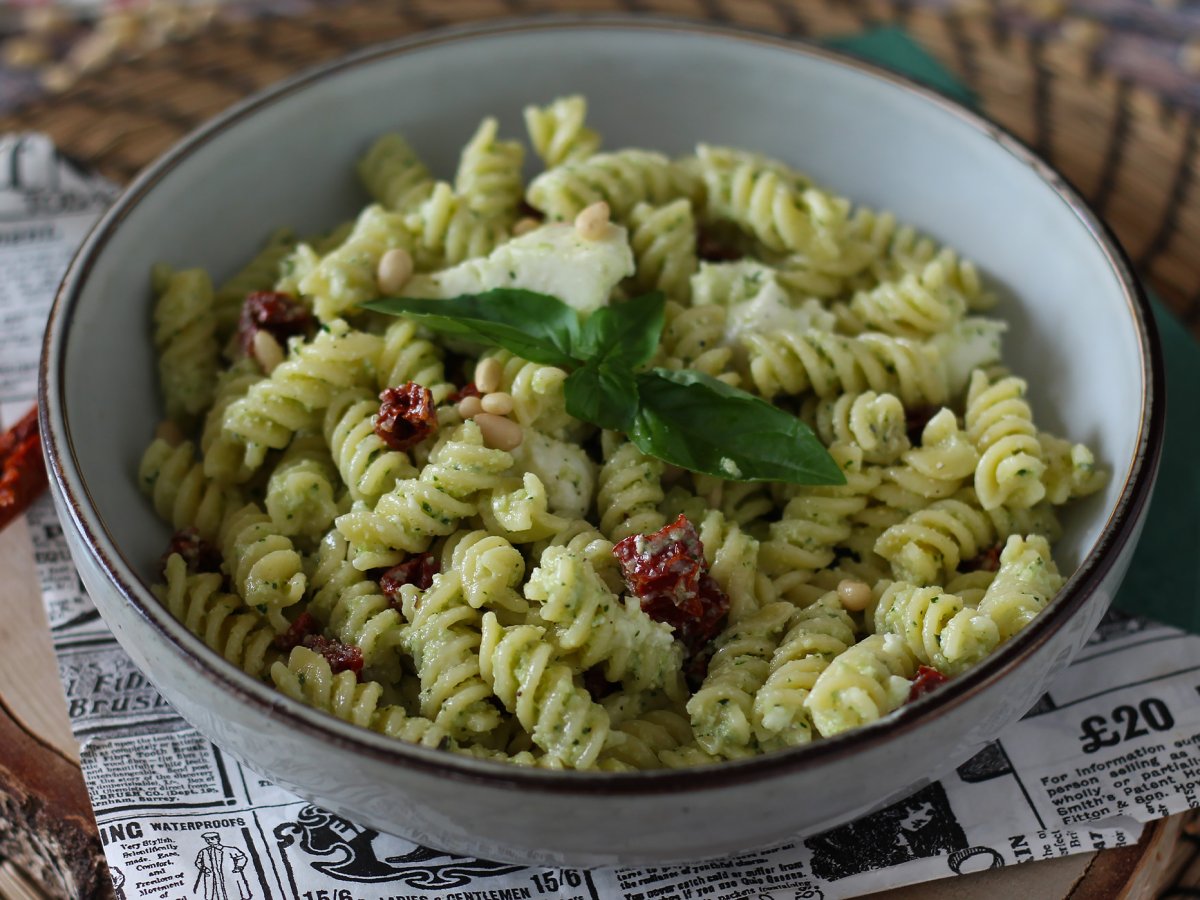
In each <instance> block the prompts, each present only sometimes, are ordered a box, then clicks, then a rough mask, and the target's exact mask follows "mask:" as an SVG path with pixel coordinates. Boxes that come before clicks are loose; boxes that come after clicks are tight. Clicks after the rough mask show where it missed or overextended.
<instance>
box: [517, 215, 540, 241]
mask: <svg viewBox="0 0 1200 900" xmlns="http://www.w3.org/2000/svg"><path fill="white" fill-rule="evenodd" d="M541 227H542V223H541V222H539V221H538V220H537V219H535V218H533V216H525V218H523V219H517V221H516V223H515V224H514V225H513V227H512V233H513V237H520V236H521V235H523V234H529V232H531V231H533V230H534V229H536V228H541Z"/></svg>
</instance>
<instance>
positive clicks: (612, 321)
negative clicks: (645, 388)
mask: <svg viewBox="0 0 1200 900" xmlns="http://www.w3.org/2000/svg"><path fill="white" fill-rule="evenodd" d="M665 302H666V301H665V298H664V297H663V295H662V293H661V292H659V291H654V292H653V293H650V294H644V295H642V296H641V297H634V298H633V299H632V300H628V301H626V302H625V303H620V304H618V305H616V306H602V307H600V309H598V310H596V311H595V312H593V313H592V314H591V315H590V316H588V319H587V321H586V322H584V323H583V328H582V329H581V331H580V335H579V343H578V345H577V355H578V357H579V358H580V359H584V360H589V359H603V360H607V361H609V363H610V364H611V365H614V366H619V367H622V368H626V369H635V368H637V367H638V366H640V365H642V363H644V362H646V361H647V360H648V359H650V357H652V356H653V355H654V351H655V350H657V349H658V339H659V337H661V335H662V330H663V322H664V314H663V307H664V305H665Z"/></svg>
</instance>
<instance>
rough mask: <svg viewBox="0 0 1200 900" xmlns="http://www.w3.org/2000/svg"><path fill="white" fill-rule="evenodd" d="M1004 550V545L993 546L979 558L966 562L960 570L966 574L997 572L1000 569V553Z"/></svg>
mask: <svg viewBox="0 0 1200 900" xmlns="http://www.w3.org/2000/svg"><path fill="white" fill-rule="evenodd" d="M1003 550H1004V545H1003V544H992V546H990V547H988V548H987V549H986V550H984V551H983V552H982V553H980V554H979V555H978V556H972V557H971V558H970V559H968V560H964V561H963V562H962V563H960V564H959V568H960V569H962V571H964V572H995V571H996V570H997V569H999V568H1000V553H1001V552H1002V551H1003Z"/></svg>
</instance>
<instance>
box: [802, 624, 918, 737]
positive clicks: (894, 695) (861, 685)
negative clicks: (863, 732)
mask: <svg viewBox="0 0 1200 900" xmlns="http://www.w3.org/2000/svg"><path fill="white" fill-rule="evenodd" d="M916 668H917V662H916V659H915V657H913V655H912V653H911V651H910V650H909V649H908V647H907V646H906V645H905V643H904V641H903V640H902V639H901V638H900V637H898V636H897V635H894V634H873V635H870V636H869V637H866V638H864V639H863V640H861V641H859V642H858V643H857V644H855V645H854V646H853V647H850V648H849V649H848V650H846V651H845V652H844V653H841V654H840V655H838V656H837V657H835V658H834V660H833V662H831V663H830V664H829V666H828V667H827V668H826V669H825V671H823V672H822V673H821V674H820V675H818V676H817V680H816V682H815V683H814V684H813V686H812V690H811V691H810V692H809V695H808V697H807V698H806V699H805V701H804V705H805V707H806V708H807V709H808V711H809V714H810V715H811V716H812V720H813V724H814V725H815V726H816V729H817V733H818V734H820V735H821V736H822V737H832V736H833V735H835V734H840V733H841V732H843V731H848V730H850V729H851V728H859V727H861V726H863V725H867V724H869V723H871V722H874V721H875V720H877V719H880V718H882V717H883V716H885V715H887V714H888V713H889V712H891V711H892V710H895V709H898V708H899V707H901V706H902V705H904V703H905V702H906V701H907V700H908V694H909V691H910V690H911V686H912V681H911V679H912V677H913V675H914V674H915V673H916Z"/></svg>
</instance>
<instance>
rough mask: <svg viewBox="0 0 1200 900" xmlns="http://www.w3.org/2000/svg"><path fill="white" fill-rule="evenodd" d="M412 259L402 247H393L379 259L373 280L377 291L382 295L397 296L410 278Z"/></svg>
mask: <svg viewBox="0 0 1200 900" xmlns="http://www.w3.org/2000/svg"><path fill="white" fill-rule="evenodd" d="M412 273H413V259H412V256H411V255H410V254H409V252H408V251H407V250H405V249H404V248H403V247H393V248H392V249H391V250H389V251H388V252H387V253H385V254H383V256H381V257H379V267H378V268H377V269H376V270H375V280H376V281H378V282H379V290H380V291H381V292H382V293H384V294H398V293H399V292H400V291H401V290H403V289H404V286H405V285H406V284H408V279H410V278H412Z"/></svg>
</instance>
